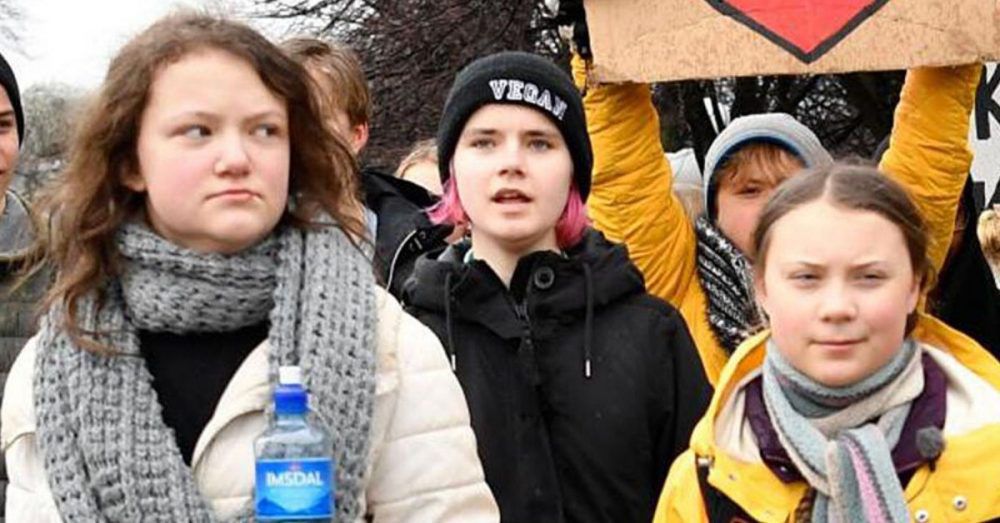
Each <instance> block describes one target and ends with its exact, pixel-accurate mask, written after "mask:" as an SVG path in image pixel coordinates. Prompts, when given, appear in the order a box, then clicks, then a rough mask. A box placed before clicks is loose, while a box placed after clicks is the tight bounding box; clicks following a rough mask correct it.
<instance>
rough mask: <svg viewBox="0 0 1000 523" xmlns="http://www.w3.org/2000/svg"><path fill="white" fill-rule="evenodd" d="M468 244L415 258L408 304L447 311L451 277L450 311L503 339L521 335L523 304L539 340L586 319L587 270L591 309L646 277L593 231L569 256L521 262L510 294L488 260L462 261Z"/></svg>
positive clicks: (629, 291)
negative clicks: (562, 326) (519, 311)
mask: <svg viewBox="0 0 1000 523" xmlns="http://www.w3.org/2000/svg"><path fill="white" fill-rule="evenodd" d="M468 249H469V245H468V243H464V244H458V245H453V246H450V247H449V248H448V249H446V250H445V251H444V252H443V253H441V254H440V256H438V257H437V258H433V257H431V256H429V255H426V256H424V257H423V258H421V259H420V260H418V262H417V265H416V268H415V269H414V272H413V277H412V278H411V280H410V283H409V284H408V286H407V291H406V296H407V298H406V301H407V302H408V303H410V304H412V305H414V306H416V307H419V308H423V309H427V310H431V311H434V312H437V313H444V312H445V305H444V302H445V299H446V298H445V283H446V281H445V280H446V279H448V276H447V275H448V274H451V277H450V280H451V282H450V285H449V287H450V288H449V290H450V293H449V295H450V299H451V300H452V305H451V313H452V315H453V316H454V318H456V319H461V320H463V321H466V322H471V323H476V324H480V325H482V326H484V327H486V328H488V329H490V330H492V331H493V332H494V333H496V334H497V335H498V336H500V337H501V338H504V339H514V338H518V337H520V336H522V335H523V333H524V325H523V322H522V321H521V320H520V319H519V318H518V314H517V311H516V306H517V305H519V304H523V305H524V306H525V307H526V313H527V314H528V316H529V317H530V318H531V320H532V333H533V335H534V336H536V337H538V338H545V337H547V336H548V335H550V334H552V333H553V332H554V330H555V328H556V327H557V325H558V324H560V323H565V322H568V321H570V320H572V319H575V318H580V317H582V316H583V315H584V314H585V312H586V308H587V303H588V300H587V292H588V290H587V289H588V285H587V281H586V279H587V274H586V269H584V267H583V265H587V266H588V267H589V269H590V272H591V274H592V279H591V281H590V284H591V289H590V292H591V296H590V298H591V300H592V306H593V308H594V309H595V310H597V311H599V310H600V309H601V308H603V307H605V306H607V305H610V304H612V303H614V302H616V301H618V300H620V299H622V298H624V297H626V296H629V295H633V294H637V293H642V292H645V291H644V289H645V285H644V283H643V279H642V275H641V273H639V270H638V269H637V268H636V267H635V266H634V265H633V264H632V262H631V261H630V260H629V258H628V252H627V251H626V250H625V248H624V247H623V246H620V245H616V244H612V243H610V242H608V241H607V240H606V239H605V238H604V236H603V235H601V234H600V233H599V232H597V231H595V230H590V231H588V233H587V234H586V235H585V237H584V239H583V240H581V242H580V244H578V245H577V246H575V247H574V248H572V249H570V250H568V251H566V253H565V255H560V254H557V253H553V252H535V253H531V254H529V255H527V256H524V257H523V258H521V260H520V261H518V264H517V267H516V268H515V270H514V275H513V277H512V278H511V285H510V289H508V288H507V287H506V286H505V285H504V284H503V282H502V281H501V280H500V278H499V277H498V276H497V275H496V273H494V272H493V270H492V269H491V268H490V267H489V265H487V264H486V263H485V262H483V261H481V260H472V261H470V262H467V263H466V262H464V261H463V259H464V257H465V254H466V252H467V251H468Z"/></svg>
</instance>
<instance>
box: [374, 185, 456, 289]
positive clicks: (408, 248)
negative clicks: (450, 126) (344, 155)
mask: <svg viewBox="0 0 1000 523" xmlns="http://www.w3.org/2000/svg"><path fill="white" fill-rule="evenodd" d="M361 185H362V189H363V190H364V193H365V206H366V207H367V208H368V209H370V210H371V211H372V212H373V213H375V216H376V217H377V219H378V223H377V226H376V233H375V234H376V236H375V260H374V264H375V274H376V276H377V277H378V281H379V283H380V284H382V286H383V287H385V288H386V290H388V291H389V293H390V294H392V295H393V296H395V297H396V298H399V297H400V296H401V293H402V290H403V284H404V283H405V282H406V280H407V278H409V276H410V273H411V272H412V271H413V264H414V263H415V262H416V261H417V258H418V257H420V255H422V254H424V253H427V252H441V250H442V249H444V248H445V247H446V246H447V244H446V243H445V241H444V240H445V238H447V236H448V235H449V234H451V227H449V226H437V225H434V224H432V223H431V221H430V219H428V218H427V213H426V212H425V210H426V209H427V208H428V207H430V206H431V205H434V203H436V202H437V199H436V198H435V197H434V196H433V195H432V194H431V193H429V192H427V191H426V190H425V189H424V188H423V187H421V186H419V185H417V184H415V183H412V182H408V181H406V180H401V179H399V178H396V177H395V176H391V175H388V174H384V173H382V172H379V171H376V170H374V169H365V170H364V171H363V172H362V174H361Z"/></svg>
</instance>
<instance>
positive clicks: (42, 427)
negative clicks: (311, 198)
mask: <svg viewBox="0 0 1000 523" xmlns="http://www.w3.org/2000/svg"><path fill="white" fill-rule="evenodd" d="M118 249H119V251H120V253H121V255H122V258H123V272H122V276H121V278H120V279H119V280H116V281H115V283H114V284H112V285H109V286H108V289H107V292H106V296H107V297H106V300H105V303H104V305H103V306H102V307H100V310H97V307H96V306H95V300H94V299H92V298H89V299H86V300H83V301H82V303H81V322H82V323H81V325H82V326H83V327H84V328H85V329H87V330H89V331H93V332H96V333H99V334H98V338H97V340H98V341H99V342H101V343H103V344H105V345H106V346H110V347H111V348H113V349H114V351H115V354H114V355H111V356H101V355H96V354H92V353H90V352H86V351H83V350H80V349H79V348H78V347H75V346H74V344H73V343H72V341H71V340H70V338H69V336H67V335H66V334H65V332H63V331H62V330H61V329H59V328H58V326H59V325H61V313H60V310H59V309H58V308H57V309H54V310H52V311H50V312H49V313H48V314H47V316H46V317H45V318H44V319H43V330H42V332H41V334H40V338H39V340H40V342H39V346H38V351H39V352H38V359H37V362H36V365H35V380H34V394H35V409H36V413H37V418H38V438H39V448H40V452H41V455H42V457H43V460H44V464H45V470H46V474H47V477H48V482H49V486H50V487H51V490H52V493H53V495H54V497H55V501H56V506H57V507H58V509H59V512H60V514H61V515H62V518H63V520H65V521H68V522H75V521H140V520H141V521H163V522H167V521H170V522H175V521H199V522H201V521H214V520H215V519H216V518H215V517H214V514H213V513H212V511H211V509H210V508H209V506H208V504H207V502H206V500H205V499H203V498H202V496H201V495H200V493H199V492H198V488H197V485H196V483H195V480H194V477H193V475H192V473H191V470H190V469H189V468H188V467H187V466H186V465H185V464H184V461H183V459H182V458H181V454H180V451H179V450H178V447H177V444H176V442H175V439H174V436H173V433H172V431H171V430H170V429H168V428H167V426H166V425H165V424H164V422H163V416H162V410H161V407H160V405H159V403H158V402H157V398H156V394H155V393H154V390H153V387H152V384H151V379H152V378H151V376H150V374H149V371H148V370H147V368H146V365H145V363H144V360H143V359H142V357H141V356H140V353H139V344H138V336H137V330H139V329H145V330H151V331H170V332H174V333H181V334H184V333H195V332H216V331H226V330H233V329H237V328H240V327H244V326H247V325H252V324H255V323H259V322H261V321H264V320H266V319H268V318H269V319H270V332H269V334H268V342H269V346H270V352H269V354H268V358H269V362H270V363H269V364H270V371H271V377H272V382H274V381H276V379H275V378H276V376H277V368H278V366H279V365H288V364H298V365H300V366H302V368H303V374H304V380H305V383H306V386H307V387H308V388H309V390H310V392H311V394H312V398H311V400H312V401H311V402H310V403H311V405H312V407H313V411H314V413H315V414H317V416H316V419H317V420H318V421H320V422H321V423H323V424H325V425H326V428H327V429H329V430H330V433H331V435H332V436H333V453H334V458H335V459H336V464H337V478H336V481H337V491H336V493H337V499H336V501H337V515H336V519H335V521H339V522H347V521H355V520H357V518H358V516H359V514H360V513H361V511H362V510H363V507H361V506H360V499H361V496H362V494H363V492H362V491H363V488H364V485H365V482H366V478H365V477H364V476H365V471H366V465H367V461H368V450H369V446H370V429H371V424H372V411H373V404H374V393H375V354H374V343H375V338H374V337H375V322H376V311H375V297H374V290H373V289H374V285H373V276H372V270H371V266H370V265H369V264H368V263H367V262H366V261H365V259H364V256H363V255H362V254H361V253H360V252H359V251H358V250H357V249H355V248H354V247H353V246H352V245H351V243H350V241H349V240H348V239H347V237H346V236H345V235H344V234H343V233H342V232H341V231H340V230H339V229H337V228H334V227H324V228H320V229H318V230H314V231H310V232H303V231H301V230H298V229H294V228H291V227H288V228H279V229H278V231H277V232H276V233H275V234H273V235H272V237H271V238H268V239H266V240H264V241H263V242H262V243H260V244H259V245H257V246H255V247H252V248H250V249H248V250H246V251H244V252H242V253H239V254H236V255H232V256H223V255H218V254H199V253H195V252H192V251H189V250H186V249H182V248H180V247H177V246H175V245H173V244H171V243H169V242H167V241H166V240H164V239H162V238H161V237H159V236H157V235H156V234H154V233H152V232H151V231H150V230H149V229H147V228H146V227H144V226H141V225H137V224H129V225H126V226H124V227H123V228H122V230H121V231H120V233H119V235H118ZM252 514H253V510H252V507H250V506H248V507H246V509H245V510H244V511H243V515H242V516H241V517H239V518H238V520H240V521H249V520H252Z"/></svg>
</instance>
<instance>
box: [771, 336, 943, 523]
mask: <svg viewBox="0 0 1000 523" xmlns="http://www.w3.org/2000/svg"><path fill="white" fill-rule="evenodd" d="M920 352H921V351H920V350H919V347H918V346H917V344H916V343H914V342H913V341H909V340H908V341H906V342H904V344H903V346H902V347H901V349H900V350H899V351H898V352H897V353H896V355H895V357H894V358H893V359H892V360H891V361H890V362H889V363H888V364H887V365H885V366H884V367H882V368H881V369H879V371H878V372H876V373H875V374H873V375H871V376H869V377H867V378H865V379H863V380H861V381H860V382H858V383H855V384H853V385H850V386H847V387H837V388H834V387H827V386H824V385H822V384H820V383H818V382H816V381H815V380H813V379H811V378H809V377H808V376H806V375H804V374H802V373H801V372H799V371H798V370H796V369H795V368H793V367H792V366H791V365H790V364H789V363H788V362H787V361H786V360H785V359H784V358H783V357H782V355H781V353H780V352H779V351H778V349H777V348H776V347H775V346H774V343H773V341H772V342H769V345H768V348H767V356H766V358H765V360H764V371H763V382H764V383H763V384H764V404H765V406H766V408H767V412H768V414H769V415H770V417H771V420H772V422H773V423H774V427H775V430H776V431H777V434H778V439H779V440H780V441H781V444H782V446H783V447H784V448H785V450H786V451H787V452H788V455H789V457H791V459H792V462H793V463H795V465H796V467H798V469H799V472H801V473H802V475H803V477H805V479H806V481H807V482H808V483H809V486H810V487H812V488H814V489H815V490H816V499H815V503H814V504H813V509H812V521H813V522H814V523H826V522H844V523H848V522H854V521H873V522H886V523H888V522H892V523H897V522H898V523H905V522H908V521H909V511H908V510H907V507H906V500H905V498H904V497H903V487H902V486H901V485H900V482H899V478H898V477H897V475H896V468H895V466H894V465H893V462H892V455H891V451H892V449H893V448H894V447H895V446H896V443H897V442H898V441H899V436H900V433H901V432H902V430H903V424H904V422H905V421H906V416H907V415H908V414H909V411H910V405H911V403H912V402H913V400H914V399H915V398H916V397H917V396H918V395H920V392H921V391H922V390H923V388H924V378H923V376H924V374H923V366H922V365H921V360H920Z"/></svg>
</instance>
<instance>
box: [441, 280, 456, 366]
mask: <svg viewBox="0 0 1000 523" xmlns="http://www.w3.org/2000/svg"><path fill="white" fill-rule="evenodd" d="M451 277H452V273H451V271H449V272H448V273H447V274H445V275H444V326H445V330H446V331H447V335H448V339H447V340H446V341H447V343H448V346H447V347H445V352H446V353H447V354H448V360H449V361H450V362H451V371H452V372H455V370H456V368H457V367H456V365H455V337H454V334H453V332H452V327H451Z"/></svg>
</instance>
